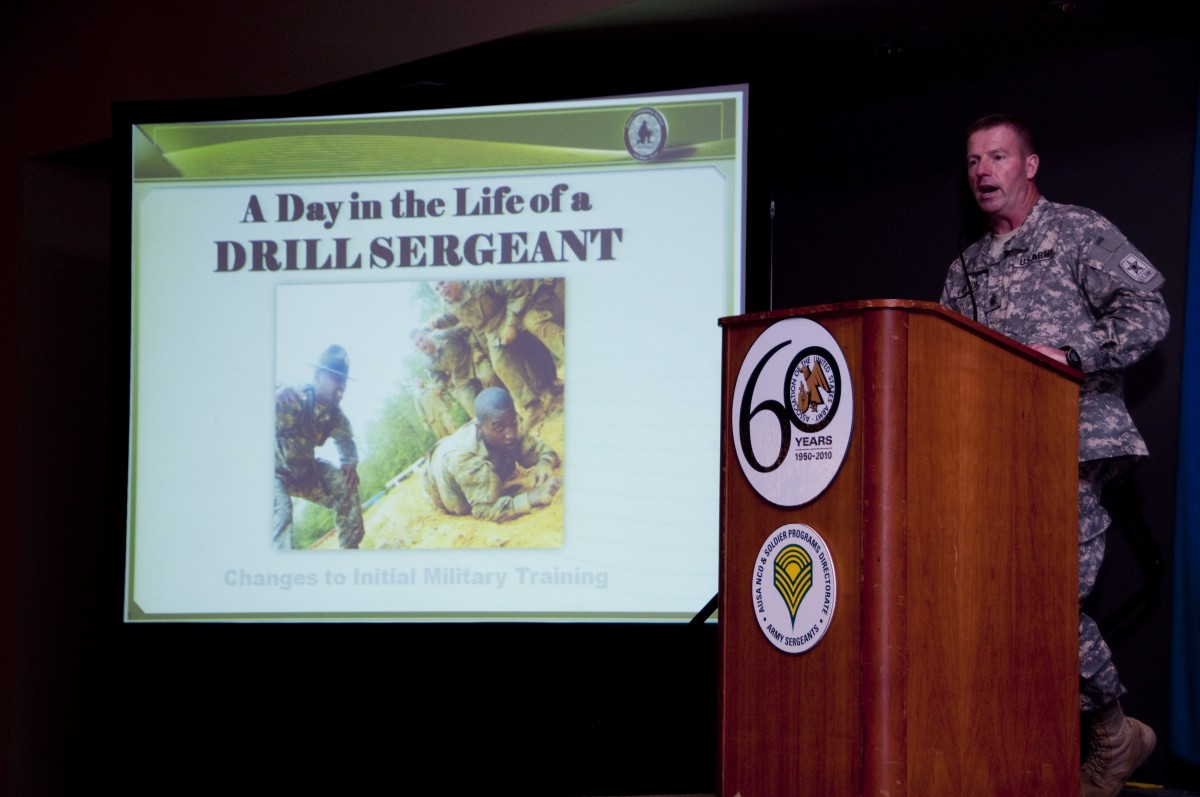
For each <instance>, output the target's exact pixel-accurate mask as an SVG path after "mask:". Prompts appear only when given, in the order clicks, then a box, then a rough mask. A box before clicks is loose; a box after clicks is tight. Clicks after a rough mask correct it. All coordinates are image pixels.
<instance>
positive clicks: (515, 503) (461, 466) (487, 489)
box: [425, 387, 562, 522]
mask: <svg viewBox="0 0 1200 797" xmlns="http://www.w3.org/2000/svg"><path fill="white" fill-rule="evenodd" d="M560 464H561V461H560V459H559V456H558V454H557V453H555V452H554V451H553V450H552V449H551V448H550V447H549V446H547V445H546V444H545V443H544V442H542V441H541V440H540V439H539V438H536V437H534V436H532V435H529V434H522V433H521V431H520V427H519V419H518V417H517V411H516V408H515V407H514V406H513V400H512V396H510V395H509V393H508V391H507V390H504V389H503V388H498V387H489V388H487V389H485V390H484V391H482V392H481V393H480V394H479V397H478V398H476V399H475V420H474V421H472V422H470V423H467V424H465V425H463V426H462V427H461V428H460V429H459V430H458V431H457V432H455V433H454V434H452V435H450V436H449V437H445V438H443V439H441V440H440V441H438V443H437V444H436V445H435V446H434V447H433V450H432V451H430V453H429V462H428V465H427V466H426V470H425V492H426V493H427V494H428V496H429V499H430V501H431V502H432V503H433V505H434V506H436V507H437V508H438V509H440V510H441V511H443V512H445V513H447V514H450V515H472V516H474V517H477V518H480V519H482V520H491V521H495V522H503V521H506V520H512V519H513V518H516V517H520V516H521V515H525V514H528V513H529V512H531V511H533V509H534V508H535V507H540V506H547V505H549V504H550V502H551V501H552V500H553V499H554V496H555V494H556V493H557V492H558V490H559V488H560V487H562V478H561V477H560V476H558V475H557V470H558V467H559V465H560ZM518 466H520V467H518ZM523 469H529V470H528V471H525V470H523Z"/></svg>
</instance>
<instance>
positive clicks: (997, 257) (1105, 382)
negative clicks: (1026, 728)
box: [941, 115, 1169, 797]
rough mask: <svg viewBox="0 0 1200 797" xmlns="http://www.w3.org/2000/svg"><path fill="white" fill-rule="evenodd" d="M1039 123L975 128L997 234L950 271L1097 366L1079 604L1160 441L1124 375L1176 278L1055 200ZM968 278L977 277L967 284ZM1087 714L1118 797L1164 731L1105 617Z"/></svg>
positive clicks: (978, 172) (1087, 622) (1100, 773)
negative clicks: (1042, 170)
mask: <svg viewBox="0 0 1200 797" xmlns="http://www.w3.org/2000/svg"><path fill="white" fill-rule="evenodd" d="M1038 163H1039V162H1038V156H1037V154H1036V150H1035V147H1034V143H1033V136H1032V133H1031V132H1030V130H1029V127H1028V125H1026V124H1025V123H1024V122H1022V121H1021V120H1019V119H1016V118H1015V117H1011V116H1007V115H993V116H987V117H983V118H982V119H980V120H978V121H976V122H975V123H974V124H972V125H971V127H970V128H969V130H968V140H967V177H968V181H969V183H970V186H971V189H972V192H973V193H974V195H975V199H976V202H977V203H978V204H979V207H980V209H981V210H983V212H984V213H985V214H986V215H987V216H988V218H989V220H990V222H991V229H990V231H989V232H987V233H986V234H985V235H984V236H983V237H982V238H981V239H979V240H978V241H976V242H975V243H974V244H973V245H972V246H971V247H970V248H969V249H967V251H966V252H965V253H963V254H962V255H961V256H960V258H959V260H958V261H956V262H955V263H953V264H952V265H951V266H950V270H949V273H948V274H947V276H946V283H945V286H944V288H943V290H942V299H941V301H942V304H943V305H945V306H947V307H950V308H951V309H954V310H957V311H958V312H959V313H962V314H963V315H965V316H968V317H973V318H976V319H977V320H978V321H979V322H980V323H982V324H985V325H986V326H988V327H991V328H992V329H994V330H996V331H998V332H1002V333H1004V334H1005V335H1007V336H1009V337H1011V338H1013V339H1015V340H1018V341H1020V342H1021V343H1024V344H1026V345H1028V346H1031V347H1032V348H1034V349H1035V350H1037V351H1039V352H1041V353H1043V354H1046V355H1048V356H1050V357H1052V358H1054V359H1055V360H1057V361H1059V362H1062V363H1066V364H1069V365H1071V366H1073V367H1074V368H1076V369H1079V370H1081V371H1083V373H1084V380H1083V383H1082V385H1081V387H1080V393H1079V460H1080V465H1079V601H1080V603H1081V604H1082V602H1083V600H1084V599H1085V598H1086V597H1087V596H1088V595H1089V594H1090V593H1091V591H1092V587H1093V585H1094V584H1095V581H1096V576H1097V574H1098V573H1099V571H1100V564H1101V562H1102V561H1103V558H1104V532H1105V530H1106V529H1107V528H1108V524H1109V516H1108V514H1107V513H1106V512H1105V511H1104V508H1103V507H1102V506H1101V505H1100V496H1101V493H1102V492H1103V490H1104V484H1105V482H1107V481H1108V480H1110V479H1112V478H1113V477H1114V476H1115V475H1118V474H1119V473H1120V472H1122V471H1123V470H1124V469H1126V468H1128V466H1129V465H1130V464H1131V463H1132V462H1133V461H1135V460H1136V459H1138V458H1141V457H1144V456H1146V455H1147V453H1148V452H1147V450H1146V444H1145V442H1143V440H1142V437H1141V435H1140V434H1139V433H1138V431H1137V429H1136V428H1135V427H1134V425H1133V419H1132V418H1131V417H1130V415H1129V411H1128V409H1126V407H1125V401H1124V397H1123V393H1124V388H1123V386H1124V377H1123V370H1124V369H1125V368H1127V367H1129V366H1130V365H1132V364H1133V363H1135V362H1137V361H1138V360H1140V359H1141V358H1142V357H1144V356H1145V355H1146V354H1147V353H1148V352H1149V351H1150V350H1151V349H1153V348H1154V346H1155V345H1156V344H1158V342H1159V341H1160V340H1162V338H1163V337H1164V336H1165V335H1166V332H1167V325H1168V321H1169V318H1168V314H1167V310H1166V307H1165V305H1164V303H1163V299H1162V296H1161V295H1160V293H1159V291H1158V289H1159V288H1160V287H1161V286H1162V283H1163V278H1162V275H1161V274H1159V272H1158V271H1157V270H1155V269H1154V267H1153V266H1151V265H1150V263H1149V261H1148V260H1146V258H1145V256H1143V255H1142V254H1141V252H1139V251H1138V250H1137V249H1135V248H1134V246H1133V245H1132V244H1131V243H1130V242H1129V241H1128V240H1127V239H1126V238H1125V236H1124V235H1122V234H1121V232H1120V231H1119V230H1118V229H1117V228H1116V227H1115V226H1113V224H1112V223H1111V222H1109V221H1108V220H1107V219H1105V218H1104V217H1103V216H1101V215H1100V214H1098V213H1096V212H1094V211H1092V210H1088V209H1087V208H1082V207H1076V206H1071V205H1059V204H1056V203H1053V202H1050V201H1048V200H1046V199H1045V198H1044V197H1042V196H1041V195H1040V194H1039V192H1038V190H1037V185H1036V182H1035V180H1034V177H1035V175H1036V174H1037V168H1038ZM964 271H965V272H966V274H965V275H964ZM1079 637H1080V652H1079V655H1080V709H1081V711H1083V712H1084V719H1085V727H1089V726H1090V732H1091V752H1090V754H1089V756H1088V759H1087V760H1086V761H1085V764H1084V767H1083V771H1082V772H1081V781H1082V792H1083V795H1084V797H1094V796H1095V795H1109V796H1111V795H1115V794H1117V793H1118V792H1119V791H1120V789H1121V786H1122V784H1123V783H1124V781H1125V779H1126V777H1127V776H1128V775H1129V774H1130V773H1131V772H1132V771H1133V770H1134V769H1136V768H1137V767H1139V766H1141V764H1142V763H1143V762H1144V761H1145V760H1146V758H1147V757H1148V756H1149V755H1150V752H1151V751H1152V750H1153V749H1154V743H1155V737H1154V732H1153V731H1152V730H1151V729H1150V728H1149V727H1147V726H1146V725H1143V724H1142V723H1140V722H1138V721H1137V720H1134V719H1131V718H1127V717H1125V716H1124V714H1123V712H1122V711H1121V705H1120V702H1119V701H1118V698H1119V697H1120V696H1121V695H1122V694H1124V692H1125V688H1124V687H1123V686H1122V685H1121V682H1120V679H1119V678H1118V676H1117V670H1116V667H1115V666H1114V665H1113V662H1112V654H1111V652H1110V651H1109V648H1108V645H1107V644H1105V642H1104V640H1103V638H1101V636H1100V630H1099V628H1098V627H1097V625H1096V623H1095V621H1094V620H1092V619H1091V618H1090V617H1088V616H1087V615H1086V614H1084V613H1083V612H1080V615H1079Z"/></svg>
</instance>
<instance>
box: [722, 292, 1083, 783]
mask: <svg viewBox="0 0 1200 797" xmlns="http://www.w3.org/2000/svg"><path fill="white" fill-rule="evenodd" d="M789 318H805V319H810V320H811V321H814V322H816V323H817V324H819V325H820V326H821V327H822V328H824V329H825V330H826V331H827V332H828V333H829V334H830V335H832V337H833V339H834V340H835V341H836V344H837V346H838V347H840V349H841V352H842V354H843V355H844V357H845V362H846V364H847V365H848V371H849V373H848V378H849V380H850V384H851V385H852V386H853V402H852V404H853V409H854V415H853V426H852V430H851V432H850V433H849V443H848V447H847V448H846V451H845V454H844V460H842V464H841V466H840V468H839V469H838V471H837V473H836V475H835V476H834V477H833V479H832V481H831V482H830V483H829V485H828V487H826V488H825V489H824V491H823V492H821V493H820V494H819V495H817V496H816V497H815V498H813V499H811V500H809V501H808V502H806V503H803V504H801V505H798V506H791V507H789V506H780V505H777V504H774V503H772V502H771V501H768V500H767V499H765V498H763V497H762V496H761V495H760V494H759V492H758V491H757V490H756V488H755V487H754V486H753V485H752V484H751V482H750V481H749V480H748V478H747V476H746V474H745V473H744V467H743V465H742V464H741V462H740V461H739V459H738V452H737V450H735V441H734V439H733V435H734V434H738V433H739V432H740V430H739V429H738V428H736V427H737V426H738V425H739V421H738V420H735V419H736V418H739V417H740V416H738V415H736V412H737V411H738V410H739V409H743V410H744V406H743V407H741V408H739V407H736V406H734V401H733V396H734V391H735V385H737V384H738V380H739V374H740V373H744V371H743V363H744V360H745V359H746V354H747V352H748V351H749V350H750V349H751V346H752V345H754V343H755V341H756V340H757V339H758V338H759V336H760V335H762V334H763V333H764V332H765V331H766V330H768V328H770V327H772V326H773V325H775V324H777V323H779V322H781V321H783V320H784V319H789ZM720 323H721V326H722V327H723V358H724V359H723V368H724V377H723V378H724V387H723V394H724V400H723V408H722V454H721V456H722V476H721V575H720V604H719V612H720V614H719V617H720V656H721V675H720V679H721V719H720V726H721V738H720V775H719V780H720V790H721V794H722V795H724V797H734V795H740V796H741V797H788V796H790V795H795V796H796V797H801V796H811V797H857V796H859V795H870V796H871V797H883V796H884V795H886V796H887V797H1058V796H1060V795H1061V796H1062V797H1067V795H1071V797H1077V795H1078V794H1079V713H1078V712H1079V695H1078V688H1079V658H1078V633H1079V631H1078V608H1077V582H1078V532H1077V512H1078V509H1077V498H1076V496H1077V456H1078V409H1077V408H1078V381H1077V378H1078V375H1077V374H1076V373H1075V372H1074V371H1072V370H1071V369H1069V368H1067V367H1066V366H1061V365H1059V364H1057V363H1056V362H1054V361H1052V360H1050V359H1049V358H1046V357H1043V356H1041V355H1039V354H1037V353H1035V352H1034V351H1032V350H1031V349H1028V348H1026V347H1024V346H1020V345H1019V344H1016V343H1014V342H1013V341H1011V340H1009V339H1007V338H1005V337H1003V336H1001V335H998V334H996V333H994V332H992V331H990V330H988V329H986V328H984V327H982V326H980V325H978V324H975V323H974V322H972V321H971V320H969V319H967V318H963V317H962V316H959V315H957V314H955V313H951V312H949V311H947V310H945V309H943V308H941V307H940V306H938V305H936V304H932V303H927V302H914V301H903V300H872V301H862V302H855V303H849V304H840V305H825V306H820V307H811V308H803V309H797V310H788V311H772V312H769V313H759V314H752V315H745V316H738V317H733V318H725V319H722V320H721V322H720ZM842 379H843V380H845V379H846V375H842ZM841 411H845V408H844V407H843V408H842V410H841ZM759 421H760V422H761V421H762V419H759ZM771 422H773V421H771ZM793 432H794V433H795V430H794V429H793ZM798 443H799V441H797V444H798ZM743 445H744V444H743ZM769 453H772V454H773V453H774V452H769ZM781 456H782V453H781ZM770 458H771V457H770V456H764V457H762V459H763V460H769V459H770ZM787 524H804V525H805V526H807V527H810V528H811V529H813V530H815V531H816V532H818V533H819V535H821V537H822V538H823V539H824V541H825V543H826V544H827V547H828V550H829V553H830V556H831V558H832V561H833V564H834V567H835V568H836V592H837V600H836V608H835V610H834V611H833V615H832V617H831V618H830V621H829V623H828V628H827V630H826V632H825V633H824V636H823V637H821V638H820V641H819V642H818V643H817V644H816V645H815V646H813V647H811V648H809V649H808V650H805V651H804V652H800V653H792V652H786V651H784V650H780V649H777V647H776V646H775V645H774V644H772V642H771V640H770V639H769V638H768V636H767V634H765V633H764V631H763V630H762V627H761V622H760V619H759V617H757V616H756V606H755V603H756V600H755V599H754V598H752V588H751V584H752V579H753V573H754V570H755V568H756V565H757V563H758V562H759V561H760V558H761V557H760V554H761V553H762V550H761V549H762V548H763V546H764V540H767V539H768V537H769V535H771V534H772V533H773V532H775V531H776V530H777V529H779V528H781V527H783V526H785V525H787ZM763 561H765V560H763ZM806 599H807V598H806ZM793 617H794V614H793ZM793 623H794V620H793Z"/></svg>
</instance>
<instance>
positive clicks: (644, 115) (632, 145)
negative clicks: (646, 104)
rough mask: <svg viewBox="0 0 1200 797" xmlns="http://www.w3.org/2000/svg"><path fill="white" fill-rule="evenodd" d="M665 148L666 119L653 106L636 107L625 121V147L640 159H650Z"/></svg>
mask: <svg viewBox="0 0 1200 797" xmlns="http://www.w3.org/2000/svg"><path fill="white" fill-rule="evenodd" d="M666 148H667V120H666V119H664V118H663V115H662V114H661V113H659V112H658V111H656V110H654V109H653V108H638V109H637V110H636V111H634V112H633V113H631V114H629V119H628V120H627V121H626V122H625V149H626V150H628V151H629V154H630V155H632V156H633V157H635V158H637V159H638V160H640V161H652V160H654V159H655V158H657V157H658V156H659V155H661V154H662V153H663V150H665V149H666Z"/></svg>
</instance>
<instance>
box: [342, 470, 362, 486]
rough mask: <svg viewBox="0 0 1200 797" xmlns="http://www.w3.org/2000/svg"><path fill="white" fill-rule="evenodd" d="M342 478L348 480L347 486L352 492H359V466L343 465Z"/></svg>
mask: <svg viewBox="0 0 1200 797" xmlns="http://www.w3.org/2000/svg"><path fill="white" fill-rule="evenodd" d="M342 478H343V479H345V480H346V487H347V488H348V489H349V490H350V491H351V492H358V468H356V467H355V466H354V465H343V466H342Z"/></svg>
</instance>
